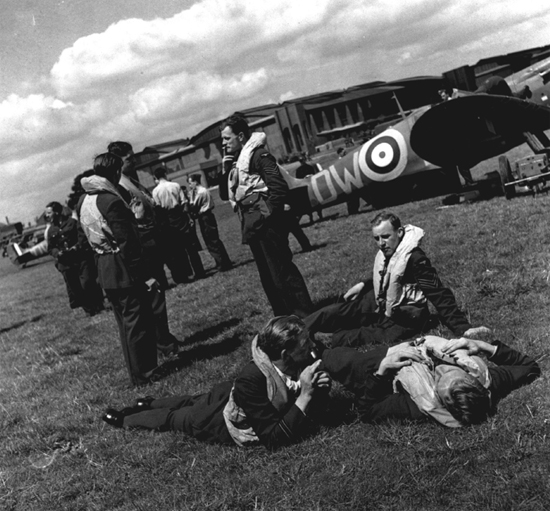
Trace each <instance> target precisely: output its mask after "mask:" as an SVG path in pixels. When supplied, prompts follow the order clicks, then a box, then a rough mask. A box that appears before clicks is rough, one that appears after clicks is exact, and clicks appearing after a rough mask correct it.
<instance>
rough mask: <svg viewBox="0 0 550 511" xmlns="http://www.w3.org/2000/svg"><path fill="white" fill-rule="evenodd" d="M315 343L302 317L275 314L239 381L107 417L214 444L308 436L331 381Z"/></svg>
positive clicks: (278, 442) (147, 401) (143, 402)
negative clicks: (314, 410)
mask: <svg viewBox="0 0 550 511" xmlns="http://www.w3.org/2000/svg"><path fill="white" fill-rule="evenodd" d="M315 357H316V355H315V351H314V344H313V342H312V341H311V339H310V337H309V332H308V331H307V329H306V327H305V325H304V323H303V322H302V320H300V319H299V318H298V317H296V316H278V317H275V318H273V319H271V320H270V321H269V322H268V323H267V325H266V326H265V327H264V328H263V330H262V331H261V332H260V333H259V334H258V335H257V336H256V337H255V338H254V340H253V341H252V358H253V360H252V361H251V362H250V363H248V364H247V365H246V366H245V367H244V368H243V370H242V371H241V373H240V374H239V376H237V378H236V379H235V381H230V382H225V383H221V384H218V385H216V386H215V387H214V388H213V389H212V390H211V391H210V392H208V393H206V394H197V395H194V396H174V397H166V398H160V399H153V398H150V397H148V398H142V399H138V400H137V402H136V405H135V406H134V407H131V408H125V409H123V410H121V411H116V410H114V409H108V410H107V412H106V413H105V415H104V416H103V420H104V421H105V422H107V423H108V424H111V425H112V426H115V427H124V428H142V429H153V430H157V431H167V430H173V431H183V432H184V433H187V434H188V435H190V436H192V437H195V438H197V439H198V440H204V441H207V442H210V443H223V444H233V445H234V444H237V445H239V446H245V445H250V444H256V443H258V442H261V443H262V444H264V445H265V446H266V447H268V448H270V449H274V448H277V447H280V446H283V445H288V444H292V443H295V442H297V441H299V440H301V439H302V438H303V437H304V436H306V435H307V434H309V433H310V432H311V431H312V429H313V426H314V425H315V424H314V421H313V420H312V419H311V418H310V417H309V416H308V409H309V408H310V405H312V403H313V402H314V401H318V398H323V397H326V395H327V394H328V391H329V390H330V387H331V380H330V378H329V376H328V374H327V373H325V372H324V371H320V370H319V365H320V363H321V360H317V361H315Z"/></svg>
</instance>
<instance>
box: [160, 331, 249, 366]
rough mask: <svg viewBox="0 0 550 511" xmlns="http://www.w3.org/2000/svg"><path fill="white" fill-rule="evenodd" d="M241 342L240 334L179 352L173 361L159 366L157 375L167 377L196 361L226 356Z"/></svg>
mask: <svg viewBox="0 0 550 511" xmlns="http://www.w3.org/2000/svg"><path fill="white" fill-rule="evenodd" d="M242 342H243V340H242V334H235V335H234V336H232V337H229V338H227V339H224V340H223V341H221V342H218V343H216V344H202V345H200V346H194V347H193V348H191V349H188V350H185V351H180V352H179V353H178V355H177V357H176V359H175V360H170V361H168V362H165V363H164V364H162V366H160V368H159V373H161V374H162V376H168V375H169V374H172V373H175V372H177V371H180V370H181V369H183V368H184V367H188V366H190V365H192V364H194V363H195V362H197V361H198V360H210V359H213V358H217V357H222V356H224V355H228V354H229V353H231V352H232V351H235V350H236V349H237V348H238V347H239V346H240V345H241V344H242Z"/></svg>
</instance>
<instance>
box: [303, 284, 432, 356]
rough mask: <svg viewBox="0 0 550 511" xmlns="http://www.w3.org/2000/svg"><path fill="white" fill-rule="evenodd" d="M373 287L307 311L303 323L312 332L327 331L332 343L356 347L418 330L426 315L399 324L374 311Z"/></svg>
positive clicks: (390, 341) (391, 341) (378, 342)
mask: <svg viewBox="0 0 550 511" xmlns="http://www.w3.org/2000/svg"><path fill="white" fill-rule="evenodd" d="M376 308H377V304H376V300H375V296H374V290H372V289H371V290H370V291H368V292H367V293H365V294H364V295H362V296H359V297H357V298H356V299H355V300H351V301H349V302H339V303H334V304H331V305H327V306H326V307H323V308H322V309H319V310H318V311H316V312H314V313H313V314H310V315H309V316H308V317H307V318H305V319H304V323H305V324H306V326H307V327H308V329H309V330H310V331H312V332H331V333H332V334H333V336H332V346H348V347H360V346H364V345H366V344H393V343H395V341H397V340H402V339H408V338H410V337H412V336H414V335H416V334H418V333H419V332H420V331H421V329H422V326H423V324H424V322H425V319H426V318H424V317H423V318H422V319H421V320H420V321H418V323H417V324H408V325H400V324H397V323H395V322H394V321H393V320H391V319H390V318H388V317H387V316H383V315H381V314H379V313H378V312H376Z"/></svg>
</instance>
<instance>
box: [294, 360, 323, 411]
mask: <svg viewBox="0 0 550 511" xmlns="http://www.w3.org/2000/svg"><path fill="white" fill-rule="evenodd" d="M319 364H321V360H320V359H319V360H317V361H315V362H314V363H313V364H311V365H310V366H307V367H306V368H305V369H304V370H303V371H302V374H300V389H301V390H300V395H299V396H298V399H297V400H296V406H297V407H298V408H299V409H300V410H302V412H303V413H304V414H305V413H306V410H307V407H308V405H309V403H310V401H311V398H312V397H313V394H314V393H315V390H316V389H317V388H321V386H323V385H324V386H325V388H326V385H328V384H329V383H328V381H327V380H329V381H330V377H329V376H328V374H327V373H325V372H324V371H317V369H318V367H319Z"/></svg>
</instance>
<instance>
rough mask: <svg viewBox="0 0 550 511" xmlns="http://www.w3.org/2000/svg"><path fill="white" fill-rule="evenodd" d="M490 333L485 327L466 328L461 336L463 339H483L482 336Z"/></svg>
mask: <svg viewBox="0 0 550 511" xmlns="http://www.w3.org/2000/svg"><path fill="white" fill-rule="evenodd" d="M491 332H492V330H491V329H490V328H487V327H486V326H476V327H472V328H468V330H466V331H465V332H464V333H463V334H462V335H463V337H469V338H470V339H475V338H476V337H480V336H481V337H483V336H484V335H488V334H490V333H491Z"/></svg>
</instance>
